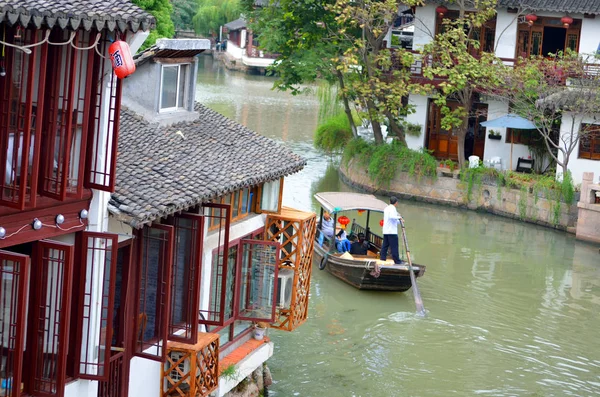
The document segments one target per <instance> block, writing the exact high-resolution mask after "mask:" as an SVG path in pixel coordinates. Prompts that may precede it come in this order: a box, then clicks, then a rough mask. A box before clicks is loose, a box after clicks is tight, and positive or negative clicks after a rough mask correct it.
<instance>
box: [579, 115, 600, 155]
mask: <svg viewBox="0 0 600 397" xmlns="http://www.w3.org/2000/svg"><path fill="white" fill-rule="evenodd" d="M582 130H585V131H586V135H584V136H581V137H580V138H579V148H578V154H577V158H579V159H584V160H600V152H598V153H596V152H594V147H595V146H596V145H600V125H596V124H590V123H581V125H580V127H579V131H582ZM588 139H589V140H590V151H589V152H585V151H583V150H582V141H583V140H588ZM596 142H598V143H596Z"/></svg>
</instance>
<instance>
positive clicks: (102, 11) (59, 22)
mask: <svg viewBox="0 0 600 397" xmlns="http://www.w3.org/2000/svg"><path fill="white" fill-rule="evenodd" d="M0 22H8V23H9V24H10V25H15V24H17V23H18V24H19V25H21V26H23V27H29V26H30V25H33V26H35V27H36V29H41V28H42V26H47V27H49V28H53V27H54V26H58V27H60V28H61V29H67V28H69V29H73V30H77V29H80V28H83V29H85V30H88V31H89V30H91V29H96V30H98V31H101V30H103V29H108V30H109V31H111V32H112V31H114V30H118V31H121V32H124V31H126V30H131V31H132V32H134V33H135V32H137V31H138V30H140V29H141V30H144V31H147V30H150V29H152V28H154V27H155V25H156V20H155V19H154V17H153V16H152V15H150V14H149V13H147V12H146V11H144V10H142V9H141V8H140V7H138V6H136V5H134V4H133V3H131V2H130V1H129V0H72V1H65V0H58V1H56V0H0Z"/></svg>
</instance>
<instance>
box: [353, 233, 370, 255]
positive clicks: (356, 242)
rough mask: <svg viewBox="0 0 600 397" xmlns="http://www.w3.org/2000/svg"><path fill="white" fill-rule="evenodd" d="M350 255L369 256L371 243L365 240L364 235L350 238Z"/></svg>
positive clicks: (359, 234)
mask: <svg viewBox="0 0 600 397" xmlns="http://www.w3.org/2000/svg"><path fill="white" fill-rule="evenodd" d="M350 241H351V242H352V244H350V253H351V254H352V255H367V252H368V251H369V242H368V241H366V240H365V235H364V234H363V233H358V238H357V237H356V236H354V235H352V236H350Z"/></svg>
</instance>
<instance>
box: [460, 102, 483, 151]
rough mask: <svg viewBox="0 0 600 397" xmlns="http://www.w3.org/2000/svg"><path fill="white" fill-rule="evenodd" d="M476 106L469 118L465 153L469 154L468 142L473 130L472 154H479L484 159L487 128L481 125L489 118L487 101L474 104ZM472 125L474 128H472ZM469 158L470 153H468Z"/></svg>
mask: <svg viewBox="0 0 600 397" xmlns="http://www.w3.org/2000/svg"><path fill="white" fill-rule="evenodd" d="M473 107H474V108H475V114H474V115H473V116H472V117H470V118H469V131H468V132H467V137H466V138H465V154H467V147H466V146H467V142H466V140H467V139H469V136H468V135H469V133H470V132H471V131H472V132H473V151H472V154H473V155H475V156H479V158H480V159H483V153H484V151H485V133H486V129H485V127H483V126H482V125H481V123H483V122H484V121H486V120H487V111H488V105H487V104H486V103H476V104H474V105H473ZM471 125H472V129H471ZM467 158H469V155H468V154H467Z"/></svg>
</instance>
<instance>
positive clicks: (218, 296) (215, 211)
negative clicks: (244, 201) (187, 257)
mask: <svg viewBox="0 0 600 397" xmlns="http://www.w3.org/2000/svg"><path fill="white" fill-rule="evenodd" d="M202 206H203V207H204V208H207V209H208V210H209V211H208V213H209V214H208V215H206V217H207V218H208V219H209V225H212V226H213V227H214V226H215V225H216V230H215V231H214V232H213V233H214V234H216V236H217V241H218V243H217V247H218V248H217V249H216V250H215V252H216V253H215V255H213V258H212V262H211V271H210V274H211V276H210V277H211V281H210V294H209V299H208V302H206V303H205V305H204V306H205V307H203V308H201V309H200V312H199V314H200V319H199V322H200V324H204V325H216V326H221V325H223V324H224V323H225V313H226V310H227V307H226V306H227V305H226V300H225V296H226V290H227V275H228V274H230V273H231V270H230V269H229V268H228V260H227V259H228V253H229V226H230V222H231V205H229V204H216V203H206V204H202Z"/></svg>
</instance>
